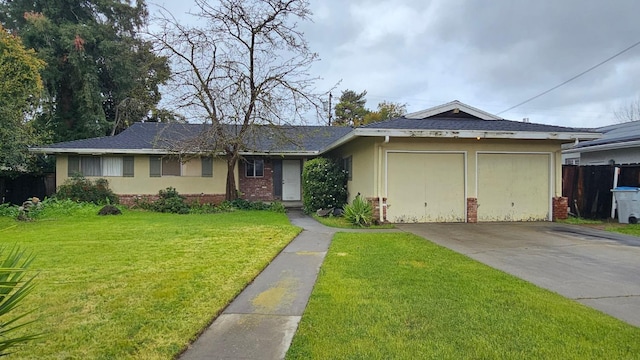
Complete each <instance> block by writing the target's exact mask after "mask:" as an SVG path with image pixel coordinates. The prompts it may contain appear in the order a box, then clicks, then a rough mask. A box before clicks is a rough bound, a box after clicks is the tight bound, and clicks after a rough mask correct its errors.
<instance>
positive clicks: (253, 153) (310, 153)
mask: <svg viewBox="0 0 640 360" xmlns="http://www.w3.org/2000/svg"><path fill="white" fill-rule="evenodd" d="M319 154H320V151H317V150H312V151H279V150H278V151H241V152H240V155H242V156H318V155H319Z"/></svg>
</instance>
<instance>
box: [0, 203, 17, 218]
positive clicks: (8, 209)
mask: <svg viewBox="0 0 640 360" xmlns="http://www.w3.org/2000/svg"><path fill="white" fill-rule="evenodd" d="M18 212H19V210H18V206H16V205H13V204H9V203H5V204H0V216H6V217H12V218H15V217H17V216H18Z"/></svg>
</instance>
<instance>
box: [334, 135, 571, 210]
mask: <svg viewBox="0 0 640 360" xmlns="http://www.w3.org/2000/svg"><path fill="white" fill-rule="evenodd" d="M384 140H385V139H384V138H383V137H377V138H360V139H356V140H354V141H352V142H351V143H349V144H347V145H345V146H342V147H340V148H339V149H337V150H336V151H334V154H337V155H338V156H340V157H346V156H353V167H354V170H353V180H352V181H350V182H349V192H350V195H351V196H350V200H351V199H352V198H353V196H354V195H355V194H356V193H358V192H360V193H361V194H363V195H366V196H368V197H380V198H385V197H386V198H387V203H388V204H389V207H388V208H387V218H388V219H389V220H391V221H394V219H392V218H395V219H400V220H404V221H409V220H411V219H419V216H418V215H419V214H421V211H422V210H418V209H419V208H420V207H422V208H424V207H425V202H426V203H427V206H426V207H427V208H428V207H430V204H431V203H433V204H437V203H440V204H439V205H438V207H440V208H442V209H445V210H443V211H444V213H447V211H449V214H455V215H449V216H445V215H444V214H442V213H440V214H438V213H437V212H434V213H431V214H429V215H427V214H428V213H427V214H425V216H424V217H423V220H418V221H443V219H445V220H444V221H461V217H460V216H462V219H466V198H477V197H478V188H479V181H478V173H479V168H478V165H479V164H480V165H482V164H481V163H480V162H479V161H478V159H479V158H481V156H480V155H481V154H483V153H504V154H520V153H536V154H540V155H541V156H542V157H544V158H545V159H546V163H545V164H546V167H545V169H546V170H544V171H542V170H540V169H541V165H536V168H537V169H538V170H537V171H532V172H535V176H530V177H529V180H530V181H529V184H528V183H527V182H526V181H525V182H522V183H514V181H515V180H514V179H513V178H511V177H510V176H511V175H510V174H509V170H508V169H507V168H501V169H497V170H496V171H497V173H496V174H495V175H492V176H495V177H496V178H497V179H499V180H500V181H501V182H493V183H492V185H491V186H494V189H497V188H499V187H502V188H505V185H506V184H512V183H514V184H513V185H510V186H511V190H510V191H515V192H514V198H513V199H512V200H517V201H518V202H521V201H523V199H524V201H528V199H525V198H524V197H522V195H523V194H526V193H527V192H526V191H525V190H526V189H527V188H528V187H530V186H531V183H532V182H536V184H537V185H536V186H538V185H539V186H544V187H545V188H544V189H542V190H540V191H545V194H543V195H542V196H541V197H542V199H540V196H539V197H536V200H535V202H537V203H536V205H532V208H536V209H537V210H536V211H537V214H538V215H536V217H544V216H546V215H548V210H547V209H548V207H547V206H548V204H550V203H551V198H552V197H553V196H561V194H562V164H561V161H560V160H561V152H560V142H559V141H553V140H511V139H479V140H478V139H444V138H442V139H440V138H398V137H391V138H390V139H389V141H388V142H385V141H384ZM394 153H398V154H399V153H423V154H428V153H432V154H436V153H441V154H446V153H449V154H458V155H457V158H456V160H452V159H448V160H445V159H446V158H447V157H446V156H443V157H437V156H436V157H431V158H429V156H424V157H423V160H420V162H427V163H429V162H430V163H432V164H433V165H434V166H435V167H431V169H432V171H431V172H429V173H428V174H427V173H421V171H422V170H419V169H417V168H416V166H415V162H416V160H415V157H414V156H396V155H393V154H394ZM460 158H464V161H463V162H462V163H463V164H464V165H462V169H460V166H458V165H457V164H459V163H460V161H461V160H460ZM505 159H506V160H507V163H509V161H510V160H509V156H506V157H505ZM535 159H538V158H536V157H534V160H535ZM538 160H539V159H538ZM498 163H500V161H498ZM504 166H506V167H508V164H506V165H504ZM372 169H373V172H374V174H373V176H372V174H371V171H372ZM433 169H437V170H433ZM460 171H462V174H463V175H460ZM485 171H486V169H485ZM527 171H528V170H527ZM481 173H482V172H481ZM440 178H442V180H441V182H440V184H438V181H440V180H439V179H440ZM450 178H453V180H451V179H450ZM543 178H544V179H543ZM418 179H419V180H418ZM425 183H427V184H429V185H428V188H431V189H441V191H438V192H435V191H434V194H433V195H430V194H427V193H425V194H424V196H423V195H422V194H423V191H425V190H422V189H423V188H424V184H425ZM485 183H486V184H487V186H489V183H490V181H488V180H487V178H484V179H483V180H482V181H480V184H485ZM483 191H485V194H488V193H486V192H487V191H489V190H488V188H486V187H484V188H483ZM492 191H494V190H492ZM436 193H437V194H436ZM498 193H500V191H499V189H497V190H495V193H494V194H492V195H490V197H491V196H493V197H496V198H497V197H498V196H499V195H498ZM505 195H506V196H507V197H509V194H504V193H502V195H501V196H503V197H504V196H505ZM429 196H431V197H429ZM425 199H427V201H425ZM463 201H464V203H463ZM483 201H485V202H486V201H487V198H486V197H485V198H484V199H483ZM496 201H497V200H496ZM501 201H506V200H504V199H503V200H501ZM514 202H515V201H514ZM543 202H544V203H545V204H546V205H545V206H546V207H545V213H544V214H542V213H541V212H540V209H542V205H541V204H542V203H543ZM452 203H453V204H454V205H451V204H452ZM510 203H511V201H510V202H509V204H510ZM398 204H404V205H398ZM461 204H462V205H461ZM394 206H395V208H394ZM450 206H454V207H455V210H452V209H451V208H450V209H449V210H446V209H447V207H450ZM487 208H489V206H486V209H487ZM402 209H406V212H405V210H402ZM460 209H465V210H464V212H463V213H462V215H460V211H461V210H460ZM416 211H417V213H416ZM496 211H498V210H496ZM527 211H528V210H526V209H522V210H521V213H522V214H526V213H527ZM403 212H405V213H403ZM480 213H482V212H481V211H480ZM417 214H418V215H417ZM487 214H489V213H487ZM509 217H511V218H513V219H516V218H518V217H519V216H515V215H514V214H513V213H511V214H510V213H508V212H506V211H505V213H504V215H503V218H504V219H507V218H509ZM489 218H497V216H493V215H492V216H489V215H487V217H486V218H484V219H486V220H488V219H489ZM520 218H521V219H530V218H531V217H526V216H522V217H520ZM462 221H464V220H462Z"/></svg>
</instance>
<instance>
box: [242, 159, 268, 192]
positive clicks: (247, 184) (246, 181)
mask: <svg viewBox="0 0 640 360" xmlns="http://www.w3.org/2000/svg"><path fill="white" fill-rule="evenodd" d="M245 166H246V163H245V162H242V161H241V162H240V169H239V170H240V171H239V172H240V179H239V183H240V192H241V193H242V194H243V195H242V198H243V199H246V200H249V201H271V200H275V199H274V196H273V162H272V161H271V160H270V159H264V176H262V177H246V176H245V174H246V170H245Z"/></svg>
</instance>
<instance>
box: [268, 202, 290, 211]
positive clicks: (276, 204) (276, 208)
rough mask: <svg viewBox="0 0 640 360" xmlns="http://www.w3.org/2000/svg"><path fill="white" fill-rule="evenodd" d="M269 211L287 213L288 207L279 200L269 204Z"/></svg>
mask: <svg viewBox="0 0 640 360" xmlns="http://www.w3.org/2000/svg"><path fill="white" fill-rule="evenodd" d="M269 211H273V212H277V213H285V212H287V209H286V208H285V207H284V204H283V203H281V202H279V201H274V202H272V203H271V205H269Z"/></svg>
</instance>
